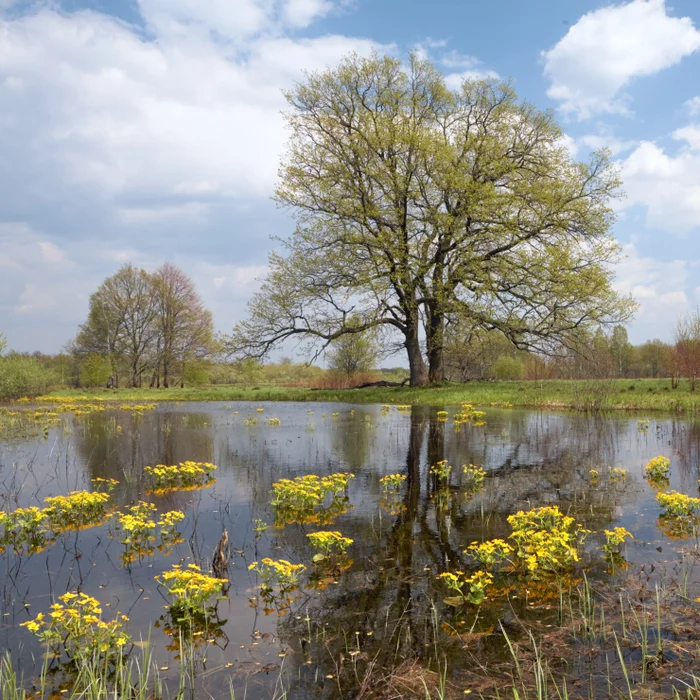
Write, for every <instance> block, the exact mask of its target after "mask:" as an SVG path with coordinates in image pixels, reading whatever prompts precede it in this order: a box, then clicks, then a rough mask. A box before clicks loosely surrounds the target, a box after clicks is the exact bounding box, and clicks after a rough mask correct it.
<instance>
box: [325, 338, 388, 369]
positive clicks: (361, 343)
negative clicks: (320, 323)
mask: <svg viewBox="0 0 700 700" xmlns="http://www.w3.org/2000/svg"><path fill="white" fill-rule="evenodd" d="M327 357H328V368H329V369H330V370H332V371H334V372H338V373H339V374H342V375H344V376H345V377H347V379H348V380H349V381H352V380H353V379H354V378H355V377H357V376H358V375H360V374H364V373H365V372H369V371H371V370H373V369H374V367H375V365H376V363H377V346H376V344H375V342H374V339H373V338H372V336H371V335H370V334H369V333H351V334H348V335H342V336H340V338H338V339H337V340H336V341H334V342H333V344H332V346H331V351H330V352H329V353H328V356H327Z"/></svg>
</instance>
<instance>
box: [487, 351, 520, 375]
mask: <svg viewBox="0 0 700 700" xmlns="http://www.w3.org/2000/svg"><path fill="white" fill-rule="evenodd" d="M493 373H494V374H495V375H496V379H511V380H512V379H520V378H521V377H522V376H523V363H522V360H519V359H518V358H517V357H510V355H501V356H500V357H499V358H498V359H497V360H496V364H495V365H494V367H493Z"/></svg>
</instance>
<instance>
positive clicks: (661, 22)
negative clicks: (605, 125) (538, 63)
mask: <svg viewBox="0 0 700 700" xmlns="http://www.w3.org/2000/svg"><path fill="white" fill-rule="evenodd" d="M698 49H700V32H699V31H697V30H696V29H695V27H694V26H693V23H692V21H691V19H690V18H688V17H672V16H670V15H669V14H668V13H667V8H666V5H665V2H664V0H632V2H627V3H624V4H616V5H610V6H607V7H603V8H601V9H599V10H595V11H593V12H589V13H588V14H586V15H584V16H583V17H581V19H579V21H578V22H577V23H576V24H574V25H573V26H572V27H571V28H570V29H569V31H568V32H567V33H566V35H565V36H564V37H563V38H562V39H560V40H559V42H558V43H557V44H556V45H555V46H554V47H553V48H551V49H550V50H549V51H545V52H543V57H544V60H545V67H544V72H545V76H546V77H547V78H548V79H549V81H550V83H551V84H550V87H549V89H548V91H547V94H548V95H549V97H551V98H552V99H554V100H557V101H559V102H560V103H561V108H562V109H563V110H564V111H565V112H571V113H574V114H576V115H577V116H578V117H579V118H580V119H584V118H587V117H589V116H591V115H592V114H594V113H596V112H610V113H624V112H626V111H627V106H626V103H627V99H626V97H625V96H624V95H622V94H621V92H622V90H623V89H624V88H625V87H626V86H627V85H628V84H629V83H630V81H631V80H632V79H634V78H635V77H641V76H647V75H652V74H654V73H657V72H659V71H661V70H663V69H664V68H668V67H669V66H672V65H674V64H676V63H678V62H679V61H680V60H681V59H682V58H684V57H685V56H688V55H690V54H692V53H694V52H695V51H697V50H698Z"/></svg>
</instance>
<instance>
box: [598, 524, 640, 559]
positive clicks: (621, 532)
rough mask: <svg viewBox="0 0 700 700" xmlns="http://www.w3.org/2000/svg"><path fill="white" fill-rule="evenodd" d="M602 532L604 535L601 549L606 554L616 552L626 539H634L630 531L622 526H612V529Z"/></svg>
mask: <svg viewBox="0 0 700 700" xmlns="http://www.w3.org/2000/svg"><path fill="white" fill-rule="evenodd" d="M603 534H604V535H605V544H604V545H603V550H604V551H605V552H606V554H614V553H615V552H618V551H619V550H620V547H621V546H622V545H623V544H624V543H625V541H626V540H628V539H634V537H633V535H632V533H631V532H629V531H628V530H625V528H624V527H614V528H613V529H612V530H603Z"/></svg>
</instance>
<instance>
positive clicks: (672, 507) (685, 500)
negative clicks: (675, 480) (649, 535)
mask: <svg viewBox="0 0 700 700" xmlns="http://www.w3.org/2000/svg"><path fill="white" fill-rule="evenodd" d="M656 501H657V503H658V504H659V505H660V506H661V507H662V508H663V509H664V511H665V512H664V515H665V516H669V517H673V518H683V517H689V516H691V515H693V514H694V513H695V512H696V511H698V510H700V498H693V497H692V496H686V495H685V494H683V493H678V492H677V491H662V492H661V493H658V494H657V495H656Z"/></svg>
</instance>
